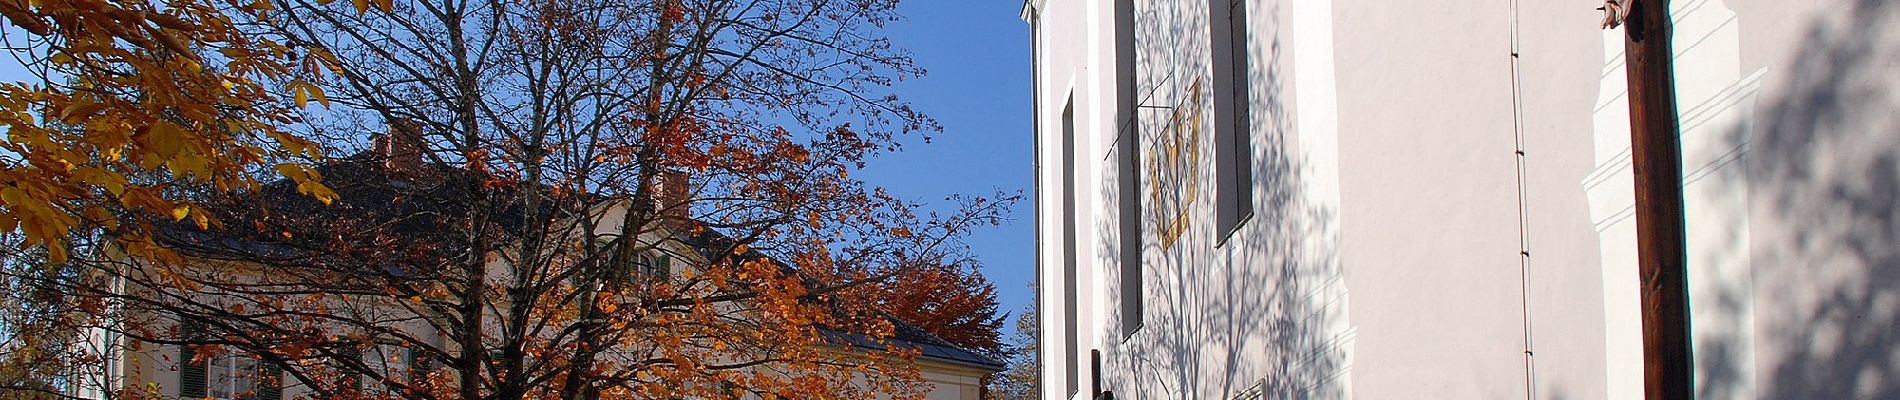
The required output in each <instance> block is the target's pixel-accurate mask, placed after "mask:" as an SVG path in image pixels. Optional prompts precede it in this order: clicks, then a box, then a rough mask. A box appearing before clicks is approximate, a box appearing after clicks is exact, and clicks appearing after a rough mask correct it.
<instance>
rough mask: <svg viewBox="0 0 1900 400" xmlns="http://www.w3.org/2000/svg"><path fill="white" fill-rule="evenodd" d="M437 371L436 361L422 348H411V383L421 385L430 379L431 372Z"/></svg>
mask: <svg viewBox="0 0 1900 400" xmlns="http://www.w3.org/2000/svg"><path fill="white" fill-rule="evenodd" d="M434 369H435V360H434V359H433V358H431V357H429V352H427V351H424V350H423V348H422V346H409V382H411V384H412V385H414V384H419V383H420V382H422V381H424V380H428V379H429V371H431V370H434Z"/></svg>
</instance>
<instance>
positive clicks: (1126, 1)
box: [1115, 0, 1142, 337]
mask: <svg viewBox="0 0 1900 400" xmlns="http://www.w3.org/2000/svg"><path fill="white" fill-rule="evenodd" d="M1135 79H1136V78H1135V1H1134V0H1115V83H1116V84H1115V92H1116V93H1115V95H1116V97H1117V99H1116V101H1115V105H1116V109H1115V113H1116V115H1115V119H1116V123H1117V125H1119V126H1120V129H1121V131H1120V135H1119V136H1120V137H1119V138H1117V139H1115V170H1116V176H1117V179H1116V197H1118V198H1120V204H1119V205H1120V207H1121V210H1120V211H1121V213H1120V220H1121V224H1120V225H1121V226H1120V228H1121V229H1120V232H1118V233H1119V236H1120V237H1121V254H1120V256H1121V278H1122V279H1121V280H1122V282H1121V284H1122V285H1121V294H1120V296H1121V300H1122V304H1121V306H1122V312H1121V314H1122V336H1123V337H1127V336H1128V335H1133V334H1135V331H1136V330H1140V329H1141V321H1142V319H1141V317H1142V315H1141V293H1142V292H1141V273H1142V271H1141V175H1140V173H1141V168H1139V167H1137V165H1140V163H1141V152H1140V149H1141V127H1140V118H1137V117H1136V115H1135V113H1136V106H1137V105H1138V103H1139V102H1140V101H1141V100H1140V99H1138V98H1137V97H1138V95H1136V94H1135Z"/></svg>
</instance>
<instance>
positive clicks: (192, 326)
mask: <svg viewBox="0 0 1900 400" xmlns="http://www.w3.org/2000/svg"><path fill="white" fill-rule="evenodd" d="M204 330H205V328H204V326H203V325H201V324H200V323H198V322H197V321H191V320H185V319H182V318H181V319H180V321H179V323H178V335H179V337H180V338H182V339H185V340H198V339H202V338H203V337H204ZM196 350H197V346H194V345H190V344H181V345H178V397H179V398H187V399H200V398H204V397H205V363H203V362H193V361H192V358H196V356H197V351H196Z"/></svg>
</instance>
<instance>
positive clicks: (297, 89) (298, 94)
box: [286, 0, 363, 108]
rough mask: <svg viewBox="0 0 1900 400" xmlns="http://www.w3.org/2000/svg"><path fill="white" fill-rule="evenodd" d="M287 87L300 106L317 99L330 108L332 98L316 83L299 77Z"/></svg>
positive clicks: (324, 106)
mask: <svg viewBox="0 0 1900 400" xmlns="http://www.w3.org/2000/svg"><path fill="white" fill-rule="evenodd" d="M358 1H363V0H358ZM286 89H288V90H290V93H291V98H292V100H294V101H295V102H296V104H297V106H298V107H305V106H307V105H308V104H309V103H310V100H312V99H315V100H316V101H317V103H319V104H322V105H323V108H330V98H328V97H324V96H323V88H322V87H318V86H317V85H316V84H313V83H310V82H307V81H304V80H301V79H299V80H293V81H290V85H289V87H287V88H286Z"/></svg>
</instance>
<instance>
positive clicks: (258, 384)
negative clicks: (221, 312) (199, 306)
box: [178, 320, 283, 400]
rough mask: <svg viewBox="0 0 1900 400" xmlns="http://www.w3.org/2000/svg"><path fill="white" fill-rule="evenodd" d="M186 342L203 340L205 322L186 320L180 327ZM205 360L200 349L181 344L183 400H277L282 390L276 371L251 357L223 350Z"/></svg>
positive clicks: (180, 389) (181, 387) (180, 365)
mask: <svg viewBox="0 0 1900 400" xmlns="http://www.w3.org/2000/svg"><path fill="white" fill-rule="evenodd" d="M179 331H180V333H182V334H183V335H184V337H185V338H187V339H192V340H202V339H203V338H205V337H206V328H205V326H204V324H203V323H202V322H197V321H190V320H186V321H185V322H182V323H181V324H180V327H179ZM223 350H225V351H221V352H219V354H217V355H216V356H212V357H206V359H204V360H194V359H196V358H198V357H197V352H198V350H197V346H193V345H179V352H178V353H179V361H178V362H179V368H178V381H179V382H178V383H179V384H178V394H179V397H181V398H205V397H210V398H214V399H227V400H239V399H242V400H278V399H281V398H283V388H282V386H281V385H280V382H279V379H278V376H277V375H278V373H277V369H276V368H272V367H271V366H269V365H267V364H265V363H262V362H259V361H258V360H257V359H256V358H254V357H250V356H249V355H245V354H240V353H235V352H232V351H230V350H231V349H223Z"/></svg>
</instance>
